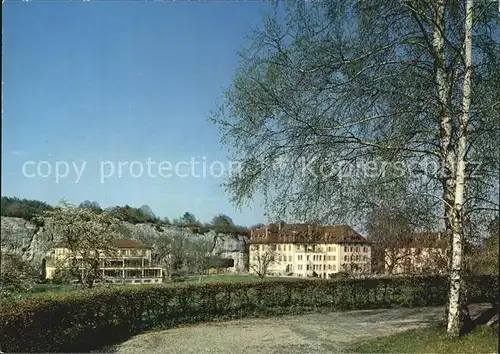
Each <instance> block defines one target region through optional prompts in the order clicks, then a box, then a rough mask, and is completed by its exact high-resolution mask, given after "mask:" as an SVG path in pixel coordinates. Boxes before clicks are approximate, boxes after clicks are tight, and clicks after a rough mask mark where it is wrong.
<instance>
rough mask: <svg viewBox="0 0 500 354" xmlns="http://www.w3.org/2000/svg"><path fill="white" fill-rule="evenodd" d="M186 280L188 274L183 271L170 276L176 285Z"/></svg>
mask: <svg viewBox="0 0 500 354" xmlns="http://www.w3.org/2000/svg"><path fill="white" fill-rule="evenodd" d="M186 279H187V273H186V272H183V271H179V272H173V273H172V274H171V275H170V280H172V281H173V282H174V283H180V282H183V281H186Z"/></svg>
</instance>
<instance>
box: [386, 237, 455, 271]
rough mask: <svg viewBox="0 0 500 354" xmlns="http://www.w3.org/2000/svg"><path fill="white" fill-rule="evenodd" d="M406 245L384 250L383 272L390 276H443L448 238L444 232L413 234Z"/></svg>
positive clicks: (446, 263) (446, 264)
mask: <svg viewBox="0 0 500 354" xmlns="http://www.w3.org/2000/svg"><path fill="white" fill-rule="evenodd" d="M408 239H409V241H408V244H406V245H401V246H399V247H392V248H386V249H385V254H384V257H385V259H384V262H385V271H386V273H387V274H390V275H421V274H427V275H429V274H441V275H442V274H445V273H446V272H447V269H448V263H449V260H450V259H449V256H450V243H449V240H450V238H449V237H447V236H446V234H445V233H444V232H433V233H414V234H412V235H410V236H409V237H408Z"/></svg>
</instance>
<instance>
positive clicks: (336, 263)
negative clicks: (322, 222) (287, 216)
mask: <svg viewBox="0 0 500 354" xmlns="http://www.w3.org/2000/svg"><path fill="white" fill-rule="evenodd" d="M249 251H250V254H249V256H250V260H249V266H250V267H249V268H250V272H251V273H255V274H259V273H260V274H263V273H265V275H271V276H273V275H274V276H287V275H288V276H299V277H308V276H317V277H321V278H329V277H331V276H333V275H334V274H335V273H339V272H342V271H350V272H353V273H369V272H371V246H370V242H369V241H368V240H367V239H366V238H364V237H362V236H361V235H359V234H358V233H357V232H356V231H354V230H353V229H352V228H350V227H349V226H345V225H338V226H315V225H307V224H284V223H278V224H269V225H266V226H263V227H261V228H258V229H254V230H252V231H251V234H250V250H249Z"/></svg>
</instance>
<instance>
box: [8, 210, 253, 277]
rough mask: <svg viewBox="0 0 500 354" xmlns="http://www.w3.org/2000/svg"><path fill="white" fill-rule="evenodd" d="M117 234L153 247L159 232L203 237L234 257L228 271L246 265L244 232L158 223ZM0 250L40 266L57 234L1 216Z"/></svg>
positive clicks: (128, 225) (217, 251) (239, 270)
mask: <svg viewBox="0 0 500 354" xmlns="http://www.w3.org/2000/svg"><path fill="white" fill-rule="evenodd" d="M120 233H121V234H122V235H123V237H124V238H131V239H135V240H137V241H139V242H142V243H144V244H147V245H151V246H152V247H153V252H154V251H155V241H156V240H157V239H158V238H160V237H161V236H162V235H172V234H174V233H177V234H181V235H183V236H185V237H199V238H206V239H207V240H211V241H212V242H213V245H214V246H213V250H212V254H213V255H218V256H221V257H224V258H231V259H233V260H234V267H232V268H230V269H229V271H230V272H234V273H242V272H245V271H246V270H247V268H248V251H247V241H248V240H247V237H246V236H243V235H228V234H220V233H216V232H214V231H209V232H207V233H205V234H203V235H199V234H194V233H193V231H191V230H190V229H187V228H181V227H177V226H158V225H154V224H131V223H128V222H121V223H120ZM1 235H2V238H1V248H2V252H12V253H17V254H20V255H22V256H23V258H24V259H26V260H28V261H30V262H31V263H32V264H33V265H35V266H37V267H39V266H41V265H42V262H43V259H44V258H46V257H47V255H48V254H49V253H50V251H51V249H52V247H53V245H54V243H55V242H56V241H57V239H58V236H57V235H53V234H52V233H50V232H47V231H46V230H44V229H43V227H38V226H37V225H35V224H34V223H32V222H30V221H26V220H24V219H21V218H13V217H4V216H2V217H1Z"/></svg>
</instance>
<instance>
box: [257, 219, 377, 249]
mask: <svg viewBox="0 0 500 354" xmlns="http://www.w3.org/2000/svg"><path fill="white" fill-rule="evenodd" d="M250 243H257V244H259V243H370V241H368V240H367V239H366V238H364V237H363V236H361V235H360V234H358V233H357V232H356V231H354V230H353V229H352V228H351V227H349V226H347V225H330V226H319V225H310V224H283V223H281V224H270V225H267V226H264V227H261V228H259V229H255V230H252V233H251V235H250Z"/></svg>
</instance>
